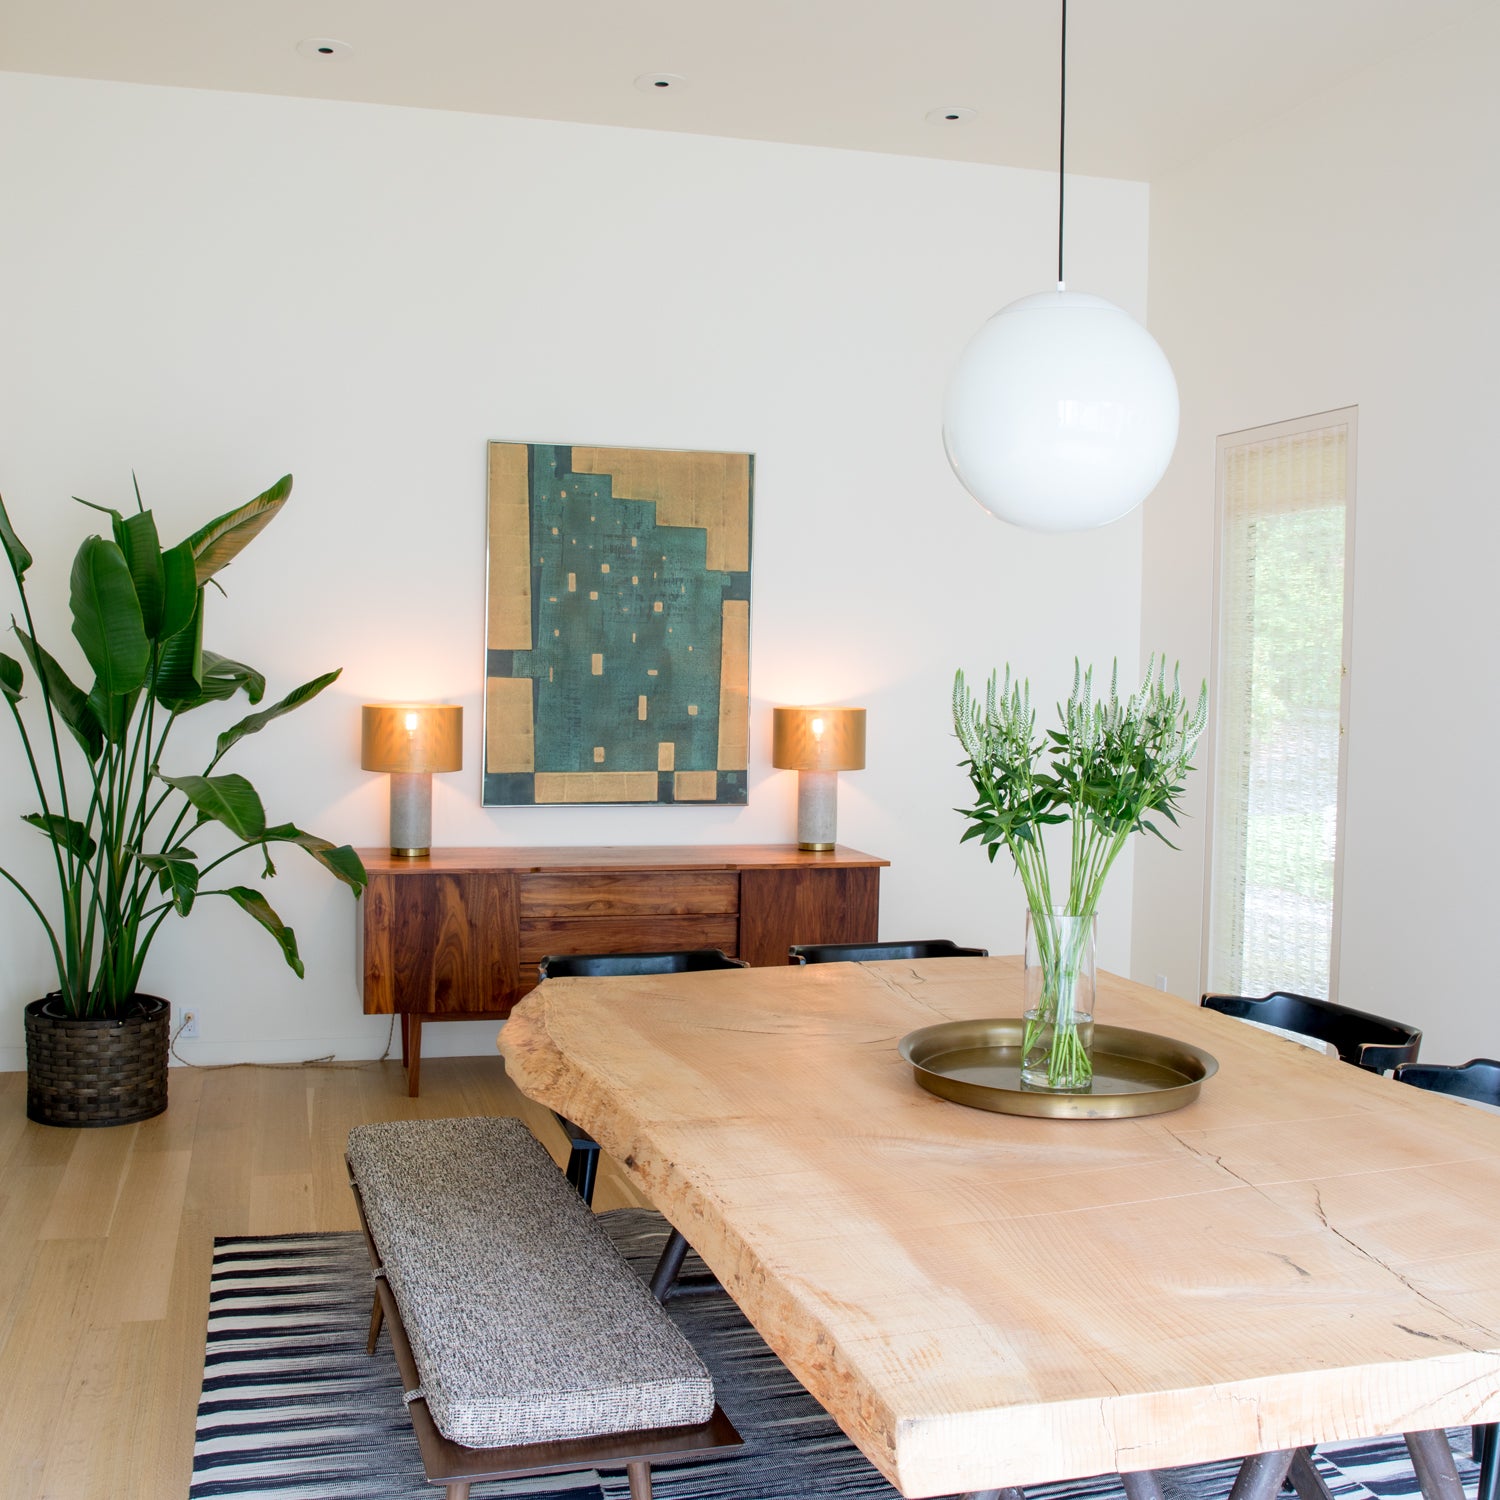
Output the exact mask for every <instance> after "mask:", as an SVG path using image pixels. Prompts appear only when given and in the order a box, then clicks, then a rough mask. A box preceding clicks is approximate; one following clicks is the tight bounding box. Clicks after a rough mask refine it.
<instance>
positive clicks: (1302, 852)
mask: <svg viewBox="0 0 1500 1500" xmlns="http://www.w3.org/2000/svg"><path fill="white" fill-rule="evenodd" d="M1354 435H1355V412H1354V410H1353V409H1352V408H1351V409H1349V410H1348V411H1343V412H1332V413H1324V414H1322V415H1321V416H1318V417H1312V418H1307V419H1305V420H1303V421H1299V422H1285V423H1279V424H1277V425H1276V426H1274V427H1268V428H1259V429H1255V430H1252V431H1249V432H1239V433H1231V434H1229V435H1228V436H1227V437H1223V438H1220V440H1219V463H1218V475H1219V486H1218V487H1219V586H1218V611H1217V615H1218V619H1217V631H1218V638H1217V651H1216V663H1215V691H1214V701H1215V704H1216V721H1215V743H1214V754H1213V792H1212V813H1211V817H1212V823H1211V832H1210V839H1209V871H1208V874H1209V880H1208V893H1207V914H1206V915H1207V922H1206V926H1207V941H1206V943H1205V976H1204V977H1205V984H1206V987H1207V988H1208V989H1210V990H1215V991H1219V992H1224V993H1230V994H1239V995H1262V994H1266V993H1269V992H1270V991H1272V990H1291V991H1294V992H1295V993H1298V994H1304V995H1315V996H1320V997H1326V998H1330V999H1331V998H1334V997H1335V994H1336V990H1337V898H1338V884H1339V881H1338V875H1339V849H1340V841H1339V823H1340V817H1341V807H1342V789H1343V764H1344V755H1343V729H1342V726H1343V724H1344V722H1345V704H1346V701H1347V685H1348V675H1347V638H1348V620H1347V603H1348V595H1349V589H1348V576H1349V566H1350V562H1351V555H1350V548H1349V545H1348V539H1349V537H1350V535H1351V519H1352V515H1353V507H1352V498H1353V495H1352V476H1353V469H1354Z"/></svg>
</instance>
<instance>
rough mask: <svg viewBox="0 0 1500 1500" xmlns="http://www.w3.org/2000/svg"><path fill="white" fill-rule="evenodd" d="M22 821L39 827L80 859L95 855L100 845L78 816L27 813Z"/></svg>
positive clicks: (53, 840)
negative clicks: (67, 816) (95, 841)
mask: <svg viewBox="0 0 1500 1500" xmlns="http://www.w3.org/2000/svg"><path fill="white" fill-rule="evenodd" d="M21 821H22V822H23V823H30V824H31V826H32V827H33V828H39V829H40V830H41V831H42V832H43V833H45V834H46V835H47V837H48V838H49V839H51V840H52V842H53V843H54V844H57V845H59V846H60V847H61V848H64V849H66V850H67V851H68V852H69V853H70V854H72V855H74V856H75V857H76V858H78V859H82V860H89V859H92V858H93V857H94V850H95V849H96V848H97V847H98V846H97V845H96V844H95V843H94V841H93V839H91V838H90V837H89V831H88V829H87V828H85V827H84V826H83V824H82V823H80V822H79V821H78V819H77V818H65V817H63V815H62V814H61V813H25V814H23V816H22V818H21Z"/></svg>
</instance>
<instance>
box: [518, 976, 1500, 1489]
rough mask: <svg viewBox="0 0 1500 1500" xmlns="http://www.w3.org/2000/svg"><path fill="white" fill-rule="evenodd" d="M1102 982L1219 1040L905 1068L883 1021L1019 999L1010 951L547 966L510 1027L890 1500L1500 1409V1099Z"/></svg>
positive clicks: (535, 1090)
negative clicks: (1168, 1110)
mask: <svg viewBox="0 0 1500 1500" xmlns="http://www.w3.org/2000/svg"><path fill="white" fill-rule="evenodd" d="M1099 991H1100V993H1099V1003H1098V1015H1099V1017H1100V1018H1101V1019H1102V1020H1103V1021H1105V1022H1108V1023H1112V1024H1118V1025H1125V1026H1131V1027H1135V1028H1137V1029H1139V1030H1145V1031H1155V1032H1158V1033H1162V1034H1166V1035H1169V1036H1175V1037H1179V1038H1182V1039H1184V1040H1187V1041H1190V1042H1194V1043H1197V1044H1198V1045H1199V1046H1202V1047H1204V1048H1206V1049H1207V1050H1208V1051H1209V1052H1211V1053H1213V1054H1214V1056H1216V1057H1217V1058H1218V1059H1219V1063H1220V1070H1219V1073H1218V1074H1217V1076H1216V1077H1214V1078H1213V1079H1211V1080H1210V1081H1209V1082H1207V1083H1206V1084H1205V1085H1204V1088H1203V1092H1202V1095H1201V1097H1200V1098H1199V1099H1198V1100H1197V1101H1196V1102H1195V1103H1193V1104H1191V1105H1189V1106H1188V1107H1187V1108H1185V1109H1183V1110H1181V1111H1179V1112H1177V1113H1174V1114H1166V1115H1158V1116H1154V1117H1151V1118H1147V1119H1141V1120H1033V1119H1023V1118H1020V1117H1017V1116H1011V1115H999V1114H987V1113H984V1112H982V1111H978V1110H972V1109H966V1108H964V1107H962V1106H960V1105H957V1104H952V1103H949V1102H947V1101H945V1100H942V1099H939V1098H936V1097H935V1096H933V1095H931V1094H928V1093H926V1092H924V1091H923V1090H922V1089H920V1088H919V1087H918V1086H917V1084H916V1082H915V1081H914V1079H913V1077H912V1073H911V1069H910V1067H909V1066H908V1065H907V1064H906V1063H904V1062H903V1061H902V1060H901V1058H900V1057H899V1056H898V1055H897V1051H896V1044H897V1041H898V1039H899V1038H900V1037H901V1036H902V1035H903V1034H904V1033H906V1032H907V1031H910V1030H912V1029H914V1028H915V1027H918V1026H924V1025H930V1024H932V1023H934V1022H937V1021H940V1020H945V1019H958V1018H962V1017H978V1016H986V1015H1008V1014H1011V1015H1013V1014H1019V1012H1020V1009H1021V969H1020V961H1019V960H1018V959H1014V958H995V959H942V960H928V961H924V962H918V963H910V962H905V963H895V962H886V963H877V964H866V965H856V964H827V965H817V966H809V967H808V968H805V969H781V970H774V969H761V970H740V971H736V972H732V973H716V974H683V975H670V976H663V977H659V978H641V979H560V980H556V981H548V983H547V984H545V985H544V986H542V987H541V988H540V989H539V990H538V991H537V992H536V993H535V994H533V995H531V996H530V997H528V998H527V999H526V1000H525V1001H523V1002H522V1004H521V1005H520V1006H519V1007H518V1008H517V1009H516V1011H515V1012H514V1013H513V1014H512V1016H511V1018H510V1020H509V1021H508V1022H507V1023H506V1025H505V1027H504V1028H503V1029H502V1031H501V1035H500V1044H499V1045H500V1051H501V1053H502V1054H503V1056H504V1058H505V1062H506V1067H507V1070H508V1071H509V1073H510V1076H511V1077H512V1078H513V1079H514V1080H515V1082H516V1083H517V1084H518V1085H519V1086H520V1088H521V1089H522V1090H524V1091H525V1092H526V1093H527V1094H529V1095H531V1096H532V1097H534V1098H536V1099H538V1100H540V1101H541V1102H542V1103H544V1104H547V1105H550V1106H552V1107H553V1108H555V1109H558V1110H560V1111H561V1112H562V1113H563V1114H565V1115H566V1116H567V1117H568V1118H569V1119H572V1120H576V1121H577V1122H578V1123H579V1124H580V1125H582V1126H583V1127H584V1128H585V1129H586V1130H588V1131H589V1132H590V1133H591V1134H592V1135H593V1136H594V1137H595V1138H596V1139H597V1140H598V1141H599V1142H600V1143H601V1144H602V1145H603V1147H604V1149H605V1150H606V1151H607V1152H609V1153H610V1154H611V1155H612V1156H613V1157H614V1158H615V1159H616V1160H617V1161H618V1162H619V1163H620V1164H621V1166H622V1167H623V1169H624V1170H625V1171H626V1172H627V1173H628V1174H629V1175H630V1177H631V1178H632V1179H633V1180H634V1181H635V1182H636V1183H637V1184H638V1185H639V1186H640V1187H641V1188H642V1189H643V1190H644V1191H645V1192H646V1193H647V1194H648V1195H649V1196H650V1198H651V1199H652V1200H653V1201H654V1202H655V1203H656V1204H657V1205H658V1206H659V1207H660V1208H661V1210H662V1211H663V1213H664V1214H666V1216H667V1217H668V1218H669V1219H670V1220H671V1221H672V1223H673V1224H675V1225H676V1226H677V1227H678V1228H679V1229H681V1230H682V1231H683V1233H685V1234H686V1236H687V1237H688V1239H689V1240H690V1241H691V1242H692V1244H693V1245H694V1247H695V1248H696V1249H697V1250H698V1251H699V1252H700V1253H701V1254H702V1255H703V1257H704V1258H705V1259H706V1260H707V1261H708V1263H709V1265H710V1266H711V1267H712V1268H713V1270H714V1271H715V1272H716V1273H717V1274H718V1276H719V1277H720V1279H721V1280H722V1281H723V1283H724V1285H725V1286H726V1287H727V1288H728V1290H729V1292H730V1294H731V1295H732V1296H733V1297H734V1299H735V1300H736V1301H737V1302H738V1303H739V1305H740V1306H741V1307H742V1308H743V1309H744V1311H745V1313H746V1314H747V1315H748V1316H749V1317H750V1319H751V1320H752V1321H753V1322H754V1323H755V1325H756V1327H757V1328H758V1329H759V1330H760V1332H761V1333H762V1334H763V1335H764V1336H765V1338H766V1340H767V1341H768V1342H769V1343H770V1344H771V1346H772V1348H774V1349H775V1350H776V1352H777V1354H779V1355H780V1356H781V1357H782V1359H783V1360H785V1361H786V1363H787V1364H788V1366H790V1368H791V1370H792V1372H793V1374H795V1375H796V1377H797V1378H798V1379H799V1380H800V1381H801V1382H802V1383H803V1384H804V1385H805V1386H806V1387H807V1388H808V1389H809V1390H810V1391H811V1392H812V1393H813V1395H814V1396H816V1397H817V1399H818V1400H819V1401H821V1402H822V1403H823V1405H824V1406H825V1407H827V1408H828V1410H829V1411H830V1412H831V1413H832V1414H833V1415H834V1416H835V1417H836V1418H837V1420H838V1421H839V1423H840V1425H841V1426H842V1427H843V1428H844V1430H845V1431H846V1432H847V1433H848V1434H849V1436H850V1437H851V1438H853V1440H854V1441H855V1442H856V1443H857V1444H858V1445H859V1446H860V1448H861V1449H862V1450H863V1451H864V1452H865V1453H866V1454H867V1455H868V1457H869V1458H870V1460H871V1461H872V1462H873V1463H874V1464H875V1465H876V1467H877V1468H879V1469H880V1471H881V1472H882V1473H883V1474H885V1475H886V1477H887V1478H888V1479H889V1480H890V1481H891V1483H892V1484H894V1485H895V1486H896V1487H897V1488H898V1489H899V1490H900V1491H901V1492H902V1493H903V1494H904V1495H907V1496H931V1495H939V1494H942V1495H947V1494H952V1493H954V1492H962V1491H990V1490H992V1489H994V1488H996V1487H1001V1486H1012V1485H1025V1484H1028V1483H1033V1482H1041V1481H1045V1480H1061V1479H1069V1478H1075V1477H1080V1476H1084V1475H1091V1474H1107V1473H1112V1472H1121V1471H1124V1472H1131V1473H1138V1472H1139V1471H1142V1470H1150V1469H1157V1468H1163V1467H1168V1466H1172V1465H1177V1464H1184V1463H1194V1462H1200V1461H1206V1460H1210V1459H1217V1458H1227V1457H1232V1456H1236V1455H1240V1454H1252V1453H1265V1452H1268V1451H1270V1450H1285V1449H1290V1448H1294V1447H1297V1446H1300V1445H1302V1444H1309V1443H1317V1442H1322V1441H1332V1440H1334V1439H1338V1438H1352V1437H1363V1436H1376V1435H1380V1434H1387V1433H1400V1432H1406V1431H1418V1430H1423V1429H1431V1428H1438V1427H1444V1426H1452V1425H1458V1424H1466V1423H1470V1422H1487V1421H1493V1420H1495V1419H1496V1418H1500V1213H1497V1211H1496V1205H1497V1203H1500V1118H1496V1117H1494V1116H1491V1115H1488V1114H1486V1113H1483V1112H1481V1111H1478V1110H1475V1109H1472V1108H1470V1107H1467V1106H1465V1105H1464V1104H1462V1103H1460V1102H1459V1101H1456V1100H1452V1099H1447V1098H1444V1097H1442V1096H1440V1095H1435V1094H1430V1093H1426V1092H1424V1091H1422V1090H1419V1089H1414V1088H1410V1087H1407V1086H1406V1085H1403V1084H1398V1083H1395V1082H1393V1081H1391V1080H1389V1079H1385V1078H1380V1077H1378V1076H1376V1075H1374V1074H1372V1073H1367V1072H1364V1071H1362V1070H1361V1069H1358V1068H1353V1067H1350V1066H1348V1065H1347V1064H1343V1063H1340V1062H1337V1061H1336V1060H1330V1059H1328V1058H1326V1057H1323V1056H1321V1055H1319V1054H1316V1053H1313V1052H1310V1051H1308V1050H1307V1049H1306V1048H1303V1047H1300V1046H1298V1045H1297V1044H1296V1043H1294V1042H1289V1041H1285V1040H1283V1039H1281V1038H1279V1037H1275V1036H1271V1035H1268V1034H1266V1033H1264V1032H1262V1031H1260V1030H1258V1029H1257V1028H1255V1027H1252V1026H1248V1025H1245V1024H1244V1023H1242V1022H1237V1021H1235V1020H1233V1019H1231V1018H1229V1017H1225V1016H1220V1015H1217V1014H1215V1013H1214V1012H1212V1011H1205V1010H1200V1009H1198V1008H1197V1007H1195V1006H1191V1005H1189V1004H1187V1003H1185V1002H1183V1001H1181V1000H1177V999H1174V998H1172V997H1170V996H1166V995H1162V994H1159V993H1157V992H1156V991H1154V990H1148V989H1145V988H1143V987H1141V986H1139V985H1135V984H1131V983H1129V982H1128V981H1125V980H1121V979H1116V978H1113V977H1112V976H1110V975H1107V974H1101V975H1100V976H1099ZM1272 1489H1273V1490H1274V1486H1272Z"/></svg>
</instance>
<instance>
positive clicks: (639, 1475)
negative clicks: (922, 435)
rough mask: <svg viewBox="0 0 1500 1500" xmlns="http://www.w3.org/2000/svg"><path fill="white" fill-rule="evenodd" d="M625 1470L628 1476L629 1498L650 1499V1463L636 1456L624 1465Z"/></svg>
mask: <svg viewBox="0 0 1500 1500" xmlns="http://www.w3.org/2000/svg"><path fill="white" fill-rule="evenodd" d="M625 1472H626V1473H627V1474H628V1475H629V1476H630V1500H651V1465H650V1464H648V1463H647V1462H646V1461H645V1459H643V1458H638V1459H636V1461H635V1462H634V1463H630V1464H626V1465H625Z"/></svg>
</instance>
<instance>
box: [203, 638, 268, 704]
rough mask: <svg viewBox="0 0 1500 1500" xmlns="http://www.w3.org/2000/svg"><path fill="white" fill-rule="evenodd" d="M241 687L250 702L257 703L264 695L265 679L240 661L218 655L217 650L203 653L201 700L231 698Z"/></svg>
mask: <svg viewBox="0 0 1500 1500" xmlns="http://www.w3.org/2000/svg"><path fill="white" fill-rule="evenodd" d="M241 688H244V690H245V696H246V697H247V698H248V699H249V700H250V701H251V702H252V703H259V702H260V700H261V699H262V698H264V697H265V695H266V679H265V678H264V677H263V676H262V675H261V674H260V673H259V672H257V671H256V670H255V668H254V667H247V666H246V665H245V664H244V662H242V661H232V660H230V658H229V657H227V656H220V655H219V653H218V652H217V651H205V652H204V653H203V701H204V702H205V703H209V702H218V701H219V700H220V699H223V698H232V697H234V695H235V694H236V693H237V692H239V690H240V689H241Z"/></svg>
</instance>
